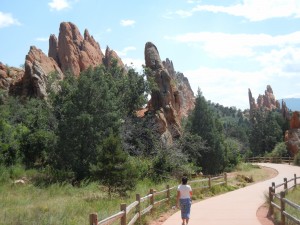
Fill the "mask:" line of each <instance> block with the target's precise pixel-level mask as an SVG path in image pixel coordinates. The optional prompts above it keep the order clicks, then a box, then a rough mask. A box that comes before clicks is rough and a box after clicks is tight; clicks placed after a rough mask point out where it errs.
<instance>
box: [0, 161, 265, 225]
mask: <svg viewBox="0 0 300 225" xmlns="http://www.w3.org/2000/svg"><path fill="white" fill-rule="evenodd" d="M34 173H35V172H34V171H23V170H22V169H21V168H17V169H14V170H8V169H5V168H0V208H1V210H0V218H1V219H0V225H2V224H3V225H4V224H5V225H8V224H12V225H27V224H28V225H29V224H30V225H35V224H36V225H43V224H47V225H59V224H62V225H73V224H74V225H75V224H76V225H77V224H88V217H89V214H90V213H92V212H95V211H96V212H97V213H98V216H99V219H103V218H106V217H107V216H110V215H112V214H114V213H116V212H118V211H119V207H120V204H121V203H123V202H126V203H127V204H130V203H132V202H133V201H134V200H135V193H140V194H141V196H145V195H146V194H147V193H148V192H149V189H150V187H152V188H154V189H156V190H162V189H165V184H160V185H154V184H153V183H152V182H150V181H149V180H145V181H143V182H140V183H139V185H138V187H137V189H136V191H134V192H132V193H129V197H128V198H126V199H122V198H119V197H117V196H114V197H112V198H111V199H110V198H109V197H108V196H107V193H106V191H105V189H104V187H101V186H99V185H98V184H96V183H90V184H88V185H83V186H82V187H80V188H78V187H73V186H71V185H69V184H63V185H58V184H53V185H51V186H48V187H43V188H41V187H37V186H34V185H33V184H32V183H31V182H30V181H29V182H28V183H27V184H26V185H14V184H12V182H13V180H15V179H18V178H20V177H23V176H26V177H30V176H33V175H34ZM238 173H239V174H243V175H245V176H250V177H251V176H252V177H253V178H254V181H258V180H263V179H265V178H266V177H265V176H266V175H265V174H264V172H263V170H261V169H259V168H253V167H249V166H243V168H240V170H239V171H238ZM228 183H229V186H228V187H215V188H213V189H212V190H206V191H199V192H198V193H196V194H195V196H194V198H195V199H196V200H199V199H202V198H205V197H209V196H212V195H215V194H219V193H222V192H226V191H231V190H234V189H236V188H239V187H243V186H245V185H246V182H244V181H243V180H237V179H236V177H235V176H230V177H229V178H228ZM174 185H177V182H175V181H173V182H172V183H170V186H174ZM172 195H173V196H174V195H175V192H174V191H173V192H172ZM172 204H174V200H173V201H172ZM161 212H162V211H160V210H157V214H158V213H161ZM157 214H156V216H157Z"/></svg>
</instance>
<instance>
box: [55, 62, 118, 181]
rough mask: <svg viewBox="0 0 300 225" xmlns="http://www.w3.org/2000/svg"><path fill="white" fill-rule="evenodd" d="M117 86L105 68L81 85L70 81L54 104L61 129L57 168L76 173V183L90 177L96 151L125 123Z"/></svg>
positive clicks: (91, 73)
mask: <svg viewBox="0 0 300 225" xmlns="http://www.w3.org/2000/svg"><path fill="white" fill-rule="evenodd" d="M116 91H117V90H116V85H115V83H114V80H113V79H112V76H111V75H110V74H108V73H107V72H106V70H105V68H104V67H97V68H95V69H91V68H90V69H88V70H87V71H85V72H83V73H82V74H81V75H80V77H79V78H78V80H77V81H75V80H74V78H68V79H66V80H65V81H63V83H62V85H61V92H60V93H59V94H58V95H57V96H56V99H55V100H54V107H55V111H56V115H57V116H58V118H60V123H59V126H58V136H59V140H58V148H57V149H56V151H55V154H54V155H53V160H54V165H55V166H56V167H58V168H60V169H63V170H67V171H68V170H70V171H73V172H74V173H75V179H76V180H81V179H84V178H86V177H88V176H89V164H90V163H94V162H95V158H96V147H97V146H99V145H101V143H102V142H103V140H104V139H105V138H106V137H107V136H108V135H109V131H110V130H112V131H113V132H115V133H118V130H119V126H120V123H121V117H120V110H119V109H118V100H117V99H116Z"/></svg>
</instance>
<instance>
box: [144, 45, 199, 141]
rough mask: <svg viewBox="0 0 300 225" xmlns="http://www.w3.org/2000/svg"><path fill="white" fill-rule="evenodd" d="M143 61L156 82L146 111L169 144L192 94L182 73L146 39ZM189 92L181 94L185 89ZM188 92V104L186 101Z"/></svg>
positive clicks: (176, 132)
mask: <svg viewBox="0 0 300 225" xmlns="http://www.w3.org/2000/svg"><path fill="white" fill-rule="evenodd" d="M145 63H146V67H147V68H149V69H150V70H151V73H150V74H149V76H150V77H151V78H152V79H153V80H154V82H155V84H156V85H157V87H156V88H154V89H153V90H152V93H151V99H150V101H149V104H148V105H149V111H152V112H153V113H154V114H155V117H156V123H155V129H156V130H157V132H158V133H160V135H161V140H162V142H163V143H164V144H165V145H171V144H172V142H173V138H176V137H179V136H180V135H181V117H182V116H183V115H187V113H188V112H189V111H190V110H191V109H192V108H193V107H194V103H193V102H192V101H193V100H194V95H193V92H192V90H191V89H190V86H189V84H188V81H187V79H186V78H184V76H183V74H179V75H178V74H177V73H176V72H175V70H174V67H173V63H172V62H171V61H170V60H169V59H167V60H166V61H165V62H162V61H161V59H160V56H159V52H158V50H157V48H156V46H155V45H154V44H153V43H151V42H147V43H146V45H145ZM188 89H189V91H188V93H186V94H185V93H183V92H184V90H188ZM187 95H189V96H190V98H191V99H190V101H189V103H185V102H184V101H185V99H187V98H188V97H187Z"/></svg>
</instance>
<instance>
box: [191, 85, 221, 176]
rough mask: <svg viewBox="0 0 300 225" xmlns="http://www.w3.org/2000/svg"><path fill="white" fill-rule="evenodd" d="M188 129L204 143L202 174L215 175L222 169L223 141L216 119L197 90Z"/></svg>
mask: <svg viewBox="0 0 300 225" xmlns="http://www.w3.org/2000/svg"><path fill="white" fill-rule="evenodd" d="M190 121H191V122H189V123H188V124H189V126H190V127H189V129H190V132H191V133H192V134H197V135H199V136H201V137H202V138H203V140H205V141H206V143H207V147H208V150H207V151H204V152H203V154H202V162H201V165H202V168H203V172H204V173H209V174H216V173H219V172H221V171H222V170H223V169H224V165H225V164H224V163H225V159H224V139H223V135H222V132H220V130H221V126H220V122H219V121H218V119H217V118H214V117H213V113H212V111H211V110H210V108H209V107H208V103H207V102H206V100H205V98H204V96H203V95H202V93H201V91H200V90H198V94H197V96H196V101H195V108H194V111H193V112H192V114H191V116H190Z"/></svg>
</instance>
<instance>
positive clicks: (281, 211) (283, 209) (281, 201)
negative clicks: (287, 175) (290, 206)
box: [280, 191, 285, 225]
mask: <svg viewBox="0 0 300 225" xmlns="http://www.w3.org/2000/svg"><path fill="white" fill-rule="evenodd" d="M284 197H285V192H284V191H282V192H280V214H281V225H285V215H284V213H283V212H284V211H285V203H284V200H283V199H284Z"/></svg>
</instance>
